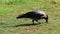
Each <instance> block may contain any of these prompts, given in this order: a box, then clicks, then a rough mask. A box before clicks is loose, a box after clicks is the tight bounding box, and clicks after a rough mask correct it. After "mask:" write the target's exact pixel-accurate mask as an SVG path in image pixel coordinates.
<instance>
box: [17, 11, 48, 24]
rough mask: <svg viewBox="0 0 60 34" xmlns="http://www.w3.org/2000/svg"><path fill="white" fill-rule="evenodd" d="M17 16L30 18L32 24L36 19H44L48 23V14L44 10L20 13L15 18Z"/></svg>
mask: <svg viewBox="0 0 60 34" xmlns="http://www.w3.org/2000/svg"><path fill="white" fill-rule="evenodd" d="M19 18H30V19H32V22H33V24H34V21H36V22H38V20H40V19H45V20H46V23H48V15H47V14H46V13H45V12H44V11H40V10H37V11H31V12H27V13H25V14H21V15H19V16H18V17H17V19H19Z"/></svg>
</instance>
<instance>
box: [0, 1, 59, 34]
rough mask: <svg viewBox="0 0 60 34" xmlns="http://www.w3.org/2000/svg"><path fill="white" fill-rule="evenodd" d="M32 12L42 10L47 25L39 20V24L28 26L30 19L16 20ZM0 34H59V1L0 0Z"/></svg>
mask: <svg viewBox="0 0 60 34" xmlns="http://www.w3.org/2000/svg"><path fill="white" fill-rule="evenodd" d="M54 2H55V3H54ZM32 10H44V11H45V12H46V13H47V14H48V15H49V23H48V24H46V23H45V20H39V22H41V24H38V25H30V26H28V25H26V24H32V22H31V19H16V17H17V16H18V15H20V14H23V13H27V12H29V11H32ZM35 23H36V24H37V22H35ZM19 24H20V25H21V26H19V27H13V26H16V25H19ZM23 24H25V25H23ZM0 34H60V0H0Z"/></svg>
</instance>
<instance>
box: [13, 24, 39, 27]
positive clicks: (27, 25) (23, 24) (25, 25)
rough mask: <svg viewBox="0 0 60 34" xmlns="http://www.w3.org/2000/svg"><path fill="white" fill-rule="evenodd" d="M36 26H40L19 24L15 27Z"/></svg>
mask: <svg viewBox="0 0 60 34" xmlns="http://www.w3.org/2000/svg"><path fill="white" fill-rule="evenodd" d="M34 25H38V24H18V25H15V26H14V27H19V26H34Z"/></svg>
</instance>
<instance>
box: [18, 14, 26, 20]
mask: <svg viewBox="0 0 60 34" xmlns="http://www.w3.org/2000/svg"><path fill="white" fill-rule="evenodd" d="M19 18H25V15H24V14H22V15H19V16H18V17H17V19H19Z"/></svg>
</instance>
